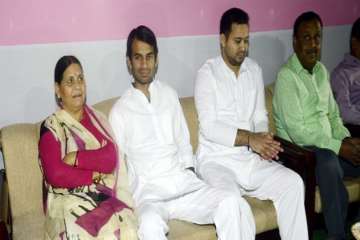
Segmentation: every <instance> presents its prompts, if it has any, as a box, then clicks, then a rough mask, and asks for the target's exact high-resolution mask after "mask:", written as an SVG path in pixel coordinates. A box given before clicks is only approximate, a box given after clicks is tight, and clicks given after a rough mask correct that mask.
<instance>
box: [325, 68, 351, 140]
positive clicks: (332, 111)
mask: <svg viewBox="0 0 360 240" xmlns="http://www.w3.org/2000/svg"><path fill="white" fill-rule="evenodd" d="M327 74H328V75H329V73H328V72H327ZM328 79H329V78H328ZM329 92H330V94H329V121H330V124H331V129H332V134H333V136H334V138H336V139H339V140H343V139H344V138H345V137H349V136H350V133H349V131H348V130H347V128H345V126H344V124H343V121H342V119H341V117H340V113H339V107H338V105H337V103H336V101H335V99H334V95H333V93H332V91H331V87H330V83H329Z"/></svg>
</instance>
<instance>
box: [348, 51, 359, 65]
mask: <svg viewBox="0 0 360 240" xmlns="http://www.w3.org/2000/svg"><path fill="white" fill-rule="evenodd" d="M344 59H345V63H346V64H348V65H351V66H360V59H358V58H356V57H354V56H353V55H351V54H350V53H347V54H345V58H344Z"/></svg>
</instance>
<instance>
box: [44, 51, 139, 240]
mask: <svg viewBox="0 0 360 240" xmlns="http://www.w3.org/2000/svg"><path fill="white" fill-rule="evenodd" d="M55 92H56V95H55V97H56V101H57V103H58V105H59V107H60V109H59V110H58V111H57V112H55V113H54V114H52V115H51V116H49V117H48V118H47V119H46V120H45V121H44V122H43V123H42V126H41V131H40V132H41V134H40V141H39V155H40V165H41V168H42V170H43V174H44V186H45V190H44V193H46V194H45V195H46V196H45V197H44V200H45V201H44V203H45V204H44V209H45V212H46V234H45V235H46V239H121V240H123V239H125V240H130V239H136V228H135V221H134V216H133V213H132V211H131V209H129V207H128V206H127V205H126V204H125V203H124V202H122V201H120V200H119V199H118V198H117V197H116V191H115V190H116V182H117V172H118V167H117V164H118V163H119V161H118V159H117V156H118V154H117V149H116V145H115V143H114V141H113V138H112V136H111V130H110V127H109V125H108V123H107V120H106V118H105V117H104V116H103V115H102V114H100V113H99V112H97V111H95V110H94V109H92V108H90V107H89V106H87V105H86V104H85V99H86V86H85V79H84V74H83V69H82V66H81V64H80V62H79V60H78V59H77V58H76V57H74V56H64V57H62V58H60V59H59V61H58V62H57V64H56V67H55Z"/></svg>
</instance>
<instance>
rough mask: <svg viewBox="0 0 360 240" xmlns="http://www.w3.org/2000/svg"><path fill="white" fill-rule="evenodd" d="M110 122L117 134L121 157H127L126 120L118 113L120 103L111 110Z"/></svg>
mask: <svg viewBox="0 0 360 240" xmlns="http://www.w3.org/2000/svg"><path fill="white" fill-rule="evenodd" d="M109 122H110V125H111V127H112V129H113V132H114V135H115V141H116V144H117V145H118V149H119V151H118V154H119V159H125V154H126V153H125V147H126V146H125V145H126V137H125V136H126V135H125V122H124V119H123V117H122V116H121V115H120V114H119V113H118V105H117V104H115V105H114V107H113V108H112V109H111V111H110V115H109Z"/></svg>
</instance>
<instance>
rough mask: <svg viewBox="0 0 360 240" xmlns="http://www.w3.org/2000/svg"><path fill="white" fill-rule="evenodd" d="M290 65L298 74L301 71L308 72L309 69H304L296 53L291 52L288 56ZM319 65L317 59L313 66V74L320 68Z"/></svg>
mask: <svg viewBox="0 0 360 240" xmlns="http://www.w3.org/2000/svg"><path fill="white" fill-rule="evenodd" d="M289 64H290V67H291V68H292V69H293V70H294V71H295V72H296V73H297V74H300V73H301V72H304V71H305V72H307V73H308V74H310V73H309V71H308V70H306V69H305V68H304V67H303V66H302V64H301V63H300V60H299V58H298V57H297V55H296V53H293V55H292V56H291V57H290V61H289ZM320 68H321V66H320V62H319V61H317V62H316V64H315V66H314V68H313V74H315V73H317V72H318V71H319V70H320Z"/></svg>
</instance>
